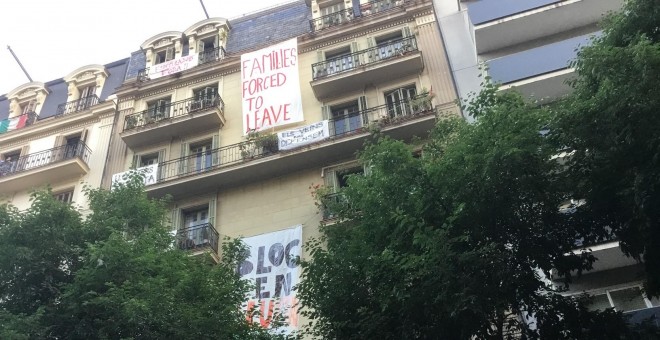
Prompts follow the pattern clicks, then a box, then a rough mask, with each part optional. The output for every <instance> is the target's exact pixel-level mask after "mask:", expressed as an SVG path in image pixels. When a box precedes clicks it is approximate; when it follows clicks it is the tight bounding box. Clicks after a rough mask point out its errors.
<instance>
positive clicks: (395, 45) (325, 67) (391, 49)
mask: <svg viewBox="0 0 660 340" xmlns="http://www.w3.org/2000/svg"><path fill="white" fill-rule="evenodd" d="M417 50H418V49H417V40H416V39H415V37H414V36H411V37H408V38H403V39H398V40H393V41H390V42H386V43H383V44H380V45H378V46H375V47H371V48H368V49H366V50H362V51H358V52H355V53H351V54H346V55H343V56H340V57H336V58H332V59H328V60H325V61H322V62H319V63H316V64H313V65H312V74H313V75H314V80H317V79H321V78H325V77H329V76H332V75H335V74H340V73H342V72H347V71H351V70H355V69H357V68H359V67H361V66H365V65H370V64H375V63H379V62H381V61H385V60H389V59H393V58H396V57H401V56H404V55H406V54H408V53H410V52H415V51H417Z"/></svg>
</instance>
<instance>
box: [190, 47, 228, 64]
mask: <svg viewBox="0 0 660 340" xmlns="http://www.w3.org/2000/svg"><path fill="white" fill-rule="evenodd" d="M225 54H226V52H225V49H224V48H223V47H222V46H220V47H216V48H214V49H212V50H208V51H202V52H199V62H198V64H197V65H202V64H206V63H210V62H213V61H216V60H222V59H224V58H225Z"/></svg>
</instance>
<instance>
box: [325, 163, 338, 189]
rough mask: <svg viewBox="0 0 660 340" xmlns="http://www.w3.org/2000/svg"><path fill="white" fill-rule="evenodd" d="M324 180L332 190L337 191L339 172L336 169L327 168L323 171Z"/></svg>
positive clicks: (326, 185)
mask: <svg viewBox="0 0 660 340" xmlns="http://www.w3.org/2000/svg"><path fill="white" fill-rule="evenodd" d="M323 181H324V182H325V187H326V188H328V189H329V190H330V192H333V193H334V192H336V191H337V172H336V171H335V170H328V169H326V170H325V171H324V172H323Z"/></svg>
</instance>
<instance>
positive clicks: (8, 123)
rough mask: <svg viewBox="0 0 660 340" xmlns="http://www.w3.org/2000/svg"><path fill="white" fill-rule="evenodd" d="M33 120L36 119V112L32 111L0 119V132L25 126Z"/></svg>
mask: <svg viewBox="0 0 660 340" xmlns="http://www.w3.org/2000/svg"><path fill="white" fill-rule="evenodd" d="M35 121H37V114H36V113H34V112H28V113H25V114H22V115H20V116H16V117H11V118H7V119H3V120H0V134H3V133H5V132H9V131H14V130H19V129H22V128H24V127H26V126H30V125H32V123H34V122H35Z"/></svg>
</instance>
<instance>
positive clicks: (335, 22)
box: [309, 8, 353, 32]
mask: <svg viewBox="0 0 660 340" xmlns="http://www.w3.org/2000/svg"><path fill="white" fill-rule="evenodd" d="M351 20H353V8H347V9H344V10H341V11H337V12H335V13H331V14H328V15H324V16H322V17H320V18H316V19H312V20H310V21H309V26H310V27H311V29H312V32H318V31H321V30H324V29H326V28H329V27H333V26H339V25H341V24H344V23H347V22H349V21H351Z"/></svg>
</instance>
